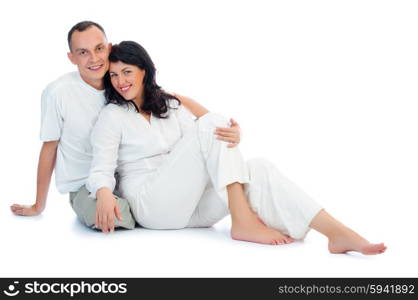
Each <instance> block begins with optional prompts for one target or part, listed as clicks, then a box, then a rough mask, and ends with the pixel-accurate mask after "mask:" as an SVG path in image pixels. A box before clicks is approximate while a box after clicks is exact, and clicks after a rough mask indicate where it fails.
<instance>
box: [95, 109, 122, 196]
mask: <svg viewBox="0 0 418 300" xmlns="http://www.w3.org/2000/svg"><path fill="white" fill-rule="evenodd" d="M117 113H118V112H117V111H115V110H113V109H112V108H111V107H105V108H104V109H103V110H102V112H101V113H100V115H99V118H98V120H97V122H96V124H95V126H94V128H93V131H92V134H91V145H92V148H93V161H92V164H91V169H90V175H89V178H88V180H87V189H88V190H89V191H90V192H91V195H90V196H91V197H96V192H97V190H98V189H100V188H102V187H107V188H109V189H110V190H111V191H113V189H114V188H115V185H116V180H115V176H114V174H115V170H116V167H117V160H118V150H119V145H120V142H121V137H122V129H121V125H120V122H121V120H117V119H118V118H117V116H116V114H117Z"/></svg>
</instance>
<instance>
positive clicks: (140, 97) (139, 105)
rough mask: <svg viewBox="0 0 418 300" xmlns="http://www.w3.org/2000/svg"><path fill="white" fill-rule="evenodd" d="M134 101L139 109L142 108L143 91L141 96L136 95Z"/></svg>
mask: <svg viewBox="0 0 418 300" xmlns="http://www.w3.org/2000/svg"><path fill="white" fill-rule="evenodd" d="M132 101H133V102H134V103H135V105H136V107H137V108H138V109H140V107H141V106H142V103H144V95H143V93H141V94H140V95H139V96H137V97H135V98H134V99H133V100H132Z"/></svg>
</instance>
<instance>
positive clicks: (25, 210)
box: [10, 204, 42, 216]
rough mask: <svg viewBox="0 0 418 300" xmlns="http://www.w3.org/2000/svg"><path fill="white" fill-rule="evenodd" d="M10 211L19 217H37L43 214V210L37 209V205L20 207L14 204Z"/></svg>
mask: <svg viewBox="0 0 418 300" xmlns="http://www.w3.org/2000/svg"><path fill="white" fill-rule="evenodd" d="M10 209H11V210H12V212H13V213H14V214H15V215H18V216H37V215H39V214H40V213H41V212H42V209H39V208H37V207H36V204H33V205H20V204H13V205H12V206H10Z"/></svg>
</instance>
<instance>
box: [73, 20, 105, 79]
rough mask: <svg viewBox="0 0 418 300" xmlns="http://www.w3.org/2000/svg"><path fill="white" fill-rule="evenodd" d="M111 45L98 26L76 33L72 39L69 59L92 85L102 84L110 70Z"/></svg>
mask: <svg viewBox="0 0 418 300" xmlns="http://www.w3.org/2000/svg"><path fill="white" fill-rule="evenodd" d="M110 48H111V44H109V43H108V42H107V40H106V37H105V35H104V34H103V32H102V31H101V30H100V29H99V28H97V27H96V26H91V27H90V28H87V29H86V30H84V31H75V32H74V33H73V35H72V37H71V52H69V53H68V58H69V59H70V60H71V62H72V63H73V64H75V65H77V68H78V71H79V72H80V75H81V77H82V78H83V79H84V80H85V81H86V82H87V83H88V84H90V85H92V86H95V85H97V82H100V81H101V80H102V79H103V77H104V75H105V73H106V72H107V70H108V69H109V52H110Z"/></svg>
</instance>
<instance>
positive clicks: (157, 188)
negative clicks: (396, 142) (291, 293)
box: [11, 21, 386, 254]
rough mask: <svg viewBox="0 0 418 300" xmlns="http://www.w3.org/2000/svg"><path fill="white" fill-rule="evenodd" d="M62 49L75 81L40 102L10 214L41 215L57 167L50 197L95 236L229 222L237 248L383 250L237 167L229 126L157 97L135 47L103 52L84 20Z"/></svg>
mask: <svg viewBox="0 0 418 300" xmlns="http://www.w3.org/2000/svg"><path fill="white" fill-rule="evenodd" d="M68 42H69V46H70V53H69V54H68V56H69V58H70V60H71V61H72V62H73V63H74V64H75V65H77V67H78V72H76V73H71V74H67V75H64V76H63V77H61V78H59V79H58V80H56V81H54V82H53V83H52V84H50V85H49V86H48V87H47V88H46V89H45V91H44V93H43V95H42V123H41V139H42V140H43V141H44V144H43V146H42V149H41V153H40V158H39V166H38V185H37V198H36V203H35V204H34V205H32V206H24V205H18V204H14V205H12V207H11V209H12V211H13V212H14V213H15V214H17V215H36V214H39V213H41V212H42V211H43V209H44V207H45V202H46V197H47V192H48V188H49V182H50V178H51V174H52V172H53V170H54V168H55V172H56V182H57V187H58V190H59V191H60V192H61V193H68V192H69V193H70V202H71V205H72V207H73V209H74V211H75V212H76V214H77V215H78V217H79V218H80V220H81V221H82V222H83V223H84V224H86V225H87V226H89V227H96V228H98V229H101V230H102V231H103V232H105V233H108V232H111V231H113V230H114V228H115V227H124V228H128V229H132V228H134V227H135V221H136V222H138V223H139V224H140V225H141V226H143V227H146V228H151V229H179V228H185V227H208V226H212V225H213V224H215V223H216V222H218V221H219V220H221V219H222V218H223V217H225V216H226V215H227V214H228V213H230V214H231V218H232V228H231V236H232V238H233V239H237V240H245V241H251V242H256V243H263V244H274V245H277V244H286V243H291V242H293V241H294V239H303V238H304V237H305V235H306V233H307V232H308V231H309V229H310V228H313V229H315V230H317V231H318V232H320V233H322V234H324V235H325V236H326V237H328V239H329V243H328V248H329V251H330V252H331V253H344V252H347V251H358V252H361V253H363V254H380V253H383V252H384V251H385V250H386V246H385V245H384V244H383V243H381V244H371V243H369V242H368V241H367V240H366V239H364V238H363V237H361V236H360V235H358V234H357V233H356V232H354V231H352V230H351V229H349V228H348V227H346V226H344V225H343V224H342V223H340V222H339V221H337V220H336V219H334V218H333V217H332V216H331V215H329V214H328V213H327V212H326V211H325V210H324V209H323V208H322V207H321V206H320V205H319V204H317V203H316V202H315V201H314V200H313V199H311V198H310V197H309V196H308V195H306V194H305V193H304V192H303V191H302V190H301V189H300V188H299V187H297V186H296V185H295V184H294V183H292V182H291V181H289V180H288V179H287V178H286V177H285V176H283V175H282V174H281V173H280V172H279V171H278V170H277V168H276V167H275V166H274V165H273V164H271V163H270V162H268V161H267V160H264V159H252V160H249V161H247V162H245V161H244V160H243V158H242V156H241V154H240V152H239V149H238V147H236V145H237V144H238V143H239V138H240V134H239V126H238V124H237V123H236V122H235V121H233V120H231V127H230V128H228V122H227V120H226V119H224V118H223V117H221V116H219V115H216V114H213V113H210V112H208V111H207V110H206V109H205V108H204V107H202V106H201V105H199V104H198V103H197V102H195V101H193V100H191V99H188V98H186V97H182V96H179V95H176V94H169V93H166V92H164V91H163V90H162V89H161V88H160V87H159V86H158V85H157V84H156V80H155V67H154V64H153V62H152V60H151V58H150V56H149V55H148V53H147V52H146V51H145V49H144V48H143V47H141V46H140V45H139V44H137V43H135V42H122V43H120V44H118V45H113V46H111V45H110V44H109V43H108V42H107V40H106V35H105V33H104V30H103V28H102V27H101V26H100V25H98V24H96V23H94V22H89V21H85V22H81V23H78V24H76V25H75V26H74V27H73V28H72V29H71V30H70V32H69V34H68ZM194 117H195V118H197V120H194ZM225 142H229V144H227V143H225ZM55 162H56V163H55ZM115 172H116V173H117V174H118V176H117V180H116V179H115V174H116V173H115ZM116 186H118V187H117V188H116ZM96 199H97V200H96Z"/></svg>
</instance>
